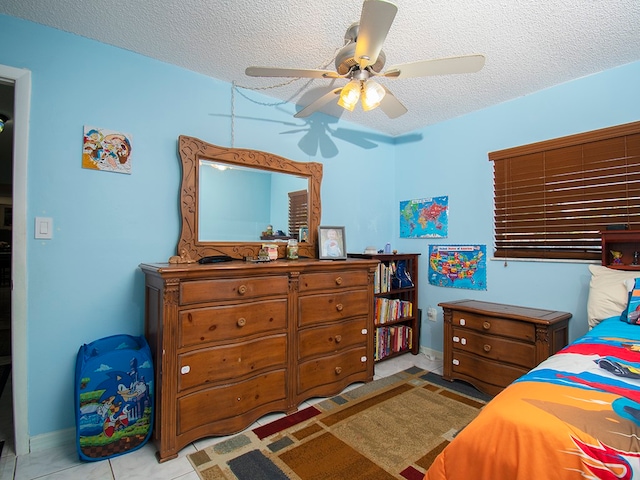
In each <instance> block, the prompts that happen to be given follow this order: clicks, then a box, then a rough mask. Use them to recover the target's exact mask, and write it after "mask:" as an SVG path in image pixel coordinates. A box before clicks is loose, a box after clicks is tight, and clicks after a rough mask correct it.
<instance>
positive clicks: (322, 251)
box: [318, 225, 347, 260]
mask: <svg viewBox="0 0 640 480" xmlns="http://www.w3.org/2000/svg"><path fill="white" fill-rule="evenodd" d="M318 239H319V242H318V250H319V251H318V258H319V259H320V260H345V259H346V258H347V248H346V247H347V242H346V240H345V233H344V227H332V226H323V225H321V226H319V227H318Z"/></svg>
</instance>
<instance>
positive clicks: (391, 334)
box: [374, 325, 413, 360]
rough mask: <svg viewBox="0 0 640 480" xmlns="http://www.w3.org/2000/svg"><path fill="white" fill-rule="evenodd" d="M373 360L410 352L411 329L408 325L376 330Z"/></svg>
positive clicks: (411, 341) (411, 344)
mask: <svg viewBox="0 0 640 480" xmlns="http://www.w3.org/2000/svg"><path fill="white" fill-rule="evenodd" d="M374 342H375V351H374V360H381V359H383V358H385V357H388V356H389V355H391V354H394V353H398V352H404V351H409V350H411V347H412V346H413V329H412V328H411V327H409V326H408V325H396V326H390V327H379V328H376V331H375V336H374Z"/></svg>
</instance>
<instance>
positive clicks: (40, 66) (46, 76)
mask: <svg viewBox="0 0 640 480" xmlns="http://www.w3.org/2000/svg"><path fill="white" fill-rule="evenodd" d="M0 31H1V32H2V34H3V38H5V42H6V43H5V46H4V48H2V49H0V64H3V65H8V66H11V67H16V68H26V69H28V70H30V71H31V72H32V94H31V118H30V122H31V123H30V126H29V160H28V161H29V165H28V186H27V188H28V194H27V195H28V197H27V201H28V206H27V208H28V209H27V215H28V217H27V224H28V225H29V226H30V227H29V228H30V229H29V231H28V239H29V240H28V244H27V262H28V264H27V269H28V271H27V278H28V292H27V295H28V318H27V319H26V322H27V335H28V354H27V355H28V357H27V358H28V372H29V373H28V380H27V381H28V395H29V418H28V424H29V432H28V433H29V435H30V436H36V435H39V434H44V433H48V432H54V431H57V430H62V429H66V428H72V427H73V426H74V413H73V388H74V381H73V380H74V379H73V376H74V364H75V357H76V353H77V351H78V348H79V347H80V346H81V345H82V344H84V343H88V342H91V341H93V340H96V339H98V338H101V337H104V336H108V335H112V334H116V333H127V334H141V333H142V332H143V315H144V278H143V275H142V273H141V272H140V271H139V269H138V265H139V264H140V263H141V262H163V261H166V260H167V259H168V258H169V257H170V256H171V255H174V254H175V253H176V252H175V246H176V243H177V240H178V236H179V228H180V226H179V221H178V215H179V204H178V188H179V184H180V174H181V172H180V166H179V160H178V155H177V138H178V136H179V135H181V134H184V135H190V136H194V137H198V138H200V139H202V140H205V141H207V142H210V143H215V144H218V145H222V146H230V145H231V134H232V129H231V85H230V84H228V83H224V82H220V81H218V80H215V79H212V78H209V77H206V76H203V75H200V74H196V73H193V72H190V71H187V70H184V69H180V68H177V67H174V66H171V65H167V64H164V63H161V62H158V61H155V60H151V59H148V58H145V57H142V56H139V55H136V54H133V53H131V52H128V51H124V50H120V49H116V48H113V47H110V46H107V45H104V44H100V43H97V42H94V41H90V40H87V39H84V38H82V37H78V36H75V35H70V34H68V33H64V32H61V31H57V30H53V29H50V28H46V27H43V26H40V25H37V24H34V23H30V22H25V21H22V20H19V19H15V18H12V17H7V16H3V15H0ZM256 102H259V103H256ZM269 102H273V103H277V102H275V101H273V99H270V98H267V97H264V96H261V95H259V94H257V93H255V92H243V94H239V93H236V99H235V104H236V115H237V117H236V120H235V128H234V129H233V133H234V138H235V146H236V147H246V148H253V149H258V150H263V151H267V152H270V153H274V154H277V155H281V156H284V157H287V158H291V159H293V160H298V161H316V162H322V163H324V180H323V184H322V192H321V193H322V198H323V200H324V202H323V205H322V221H323V222H325V223H326V224H330V225H345V226H346V228H347V231H348V232H349V235H348V237H347V239H348V246H349V248H350V249H353V250H354V251H361V250H363V249H364V247H365V246H366V245H367V244H368V243H377V244H380V243H384V242H385V241H387V239H388V230H389V225H390V224H391V219H392V216H393V214H394V212H393V209H392V205H391V204H390V202H389V200H388V193H389V181H388V177H387V176H384V175H382V174H381V173H380V172H389V171H392V169H393V159H394V158H393V155H394V146H393V144H392V141H391V140H390V139H388V138H384V137H382V136H379V135H378V134H376V133H375V132H372V131H367V130H363V129H359V128H358V127H354V126H353V125H351V124H349V123H347V122H342V121H341V122H338V121H337V120H335V119H333V118H328V117H324V116H319V117H320V118H315V119H314V120H309V121H304V120H296V119H294V118H293V114H294V113H295V111H296V110H295V107H294V106H293V105H290V104H286V105H276V106H264V105H262V104H265V103H269ZM84 125H91V126H96V127H101V128H106V129H111V130H118V131H122V132H126V133H129V134H131V135H132V137H133V150H132V174H131V175H122V174H116V173H107V172H99V171H94V170H87V169H83V168H81V154H82V134H83V126H84ZM328 126H330V127H331V128H332V129H334V130H335V129H339V128H343V129H345V130H347V129H348V130H356V131H359V132H360V133H361V134H363V135H368V136H371V137H372V138H377V137H382V139H383V140H385V141H378V142H376V144H374V148H371V149H369V150H366V152H365V151H363V150H362V148H360V147H358V146H356V145H355V144H354V143H351V142H350V141H348V139H347V140H343V139H341V138H338V137H335V136H332V135H331V134H329V133H328V130H327V127H328ZM292 130H294V132H293V133H289V132H290V131H292ZM319 142H323V143H322V144H323V148H324V150H320V149H319V148H317V149H315V148H314V147H315V146H318V145H319ZM326 147H330V148H326ZM323 155H324V156H323ZM354 179H361V181H358V182H355V181H354ZM371 191H380V192H384V195H380V196H372V195H371ZM347 206H348V208H346V207H347ZM36 216H45V217H52V218H53V223H54V234H53V239H52V240H48V241H42V240H35V239H33V234H34V232H33V224H34V220H33V219H34V217H36Z"/></svg>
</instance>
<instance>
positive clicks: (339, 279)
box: [336, 277, 342, 285]
mask: <svg viewBox="0 0 640 480" xmlns="http://www.w3.org/2000/svg"><path fill="white" fill-rule="evenodd" d="M336 285H342V277H338V278H336Z"/></svg>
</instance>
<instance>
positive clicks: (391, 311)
mask: <svg viewBox="0 0 640 480" xmlns="http://www.w3.org/2000/svg"><path fill="white" fill-rule="evenodd" d="M373 315H374V317H373V318H374V320H375V323H376V325H383V324H385V323H389V322H395V321H396V320H400V319H402V318H408V317H412V316H413V303H412V302H410V301H408V300H400V299H398V298H385V297H378V298H376V300H375V305H374V307H373Z"/></svg>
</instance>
